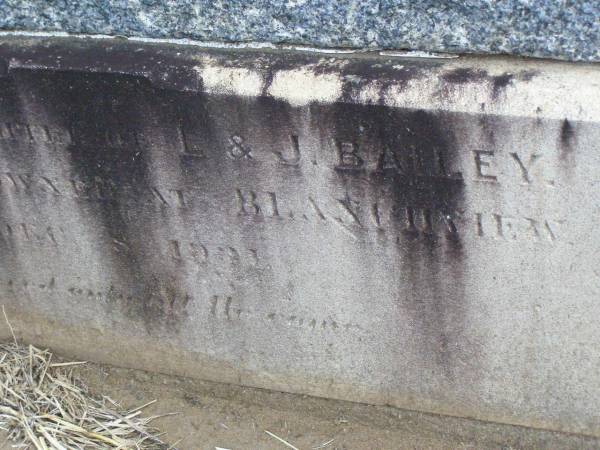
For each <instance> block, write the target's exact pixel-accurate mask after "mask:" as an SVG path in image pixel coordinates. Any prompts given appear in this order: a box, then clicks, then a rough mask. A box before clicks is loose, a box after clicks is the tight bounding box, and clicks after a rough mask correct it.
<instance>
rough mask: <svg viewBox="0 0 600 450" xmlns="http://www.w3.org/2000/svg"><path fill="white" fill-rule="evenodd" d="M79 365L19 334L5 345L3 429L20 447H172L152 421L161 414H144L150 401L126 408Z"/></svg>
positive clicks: (1, 351)
mask: <svg viewBox="0 0 600 450" xmlns="http://www.w3.org/2000/svg"><path fill="white" fill-rule="evenodd" d="M2 309H3V310H4V308H2ZM7 322H8V321H7ZM9 327H10V324H9ZM11 331H12V328H11ZM13 337H14V333H13ZM79 364H83V363H80V362H71V363H69V362H67V363H52V353H50V352H49V351H47V350H40V349H38V348H36V347H34V346H31V345H29V346H22V345H19V344H18V343H17V340H16V339H14V342H13V343H9V344H0V428H1V429H3V430H4V431H6V432H7V433H8V440H12V441H13V442H14V443H15V444H16V445H14V447H15V448H21V449H35V450H71V449H86V450H87V449H122V450H125V449H144V450H146V449H147V450H163V449H170V448H172V447H169V446H168V445H167V444H165V443H164V442H162V441H161V440H160V437H159V436H160V435H158V434H157V430H155V429H154V428H152V427H151V426H150V422H151V421H152V420H154V419H156V418H157V417H158V416H151V417H142V411H141V410H142V409H143V408H144V407H146V406H148V405H149V404H150V403H148V404H146V405H143V406H140V407H138V408H134V409H131V410H123V408H121V407H120V405H119V404H118V403H116V402H115V401H113V400H111V399H110V398H108V397H102V398H95V397H94V396H92V395H91V394H90V392H89V390H88V389H87V387H85V385H84V384H83V383H82V382H81V381H80V380H78V379H76V378H75V377H74V375H73V370H72V369H73V367H74V366H76V365H79ZM152 403H153V402H152Z"/></svg>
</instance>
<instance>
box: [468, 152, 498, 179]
mask: <svg viewBox="0 0 600 450" xmlns="http://www.w3.org/2000/svg"><path fill="white" fill-rule="evenodd" d="M473 154H474V155H475V170H476V176H477V180H478V181H488V182H492V183H495V182H496V181H497V177H496V175H492V174H491V173H489V172H488V170H489V169H490V167H491V158H492V157H493V156H494V152H491V151H489V150H475V151H473Z"/></svg>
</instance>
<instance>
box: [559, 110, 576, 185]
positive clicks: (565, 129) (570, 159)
mask: <svg viewBox="0 0 600 450" xmlns="http://www.w3.org/2000/svg"><path fill="white" fill-rule="evenodd" d="M576 141H577V134H576V128H575V127H574V125H573V124H572V123H571V122H570V121H569V120H568V119H564V120H563V121H562V122H561V123H560V131H559V134H558V143H557V144H558V145H557V147H558V149H559V155H558V158H559V161H560V162H561V166H562V167H563V168H564V169H565V170H566V173H567V174H568V175H570V174H571V172H572V170H573V168H574V167H575V153H576V152H575V151H574V150H575V148H576V146H577V142H576Z"/></svg>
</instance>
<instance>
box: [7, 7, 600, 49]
mask: <svg viewBox="0 0 600 450" xmlns="http://www.w3.org/2000/svg"><path fill="white" fill-rule="evenodd" d="M0 29H4V30H29V31H66V32H70V33H86V34H111V35H115V34H117V35H124V36H142V37H151V38H190V39H197V40H204V41H207V40H208V41H222V42H247V41H257V42H271V43H287V44H303V45H309V46H317V47H351V48H385V49H390V48H391V49H412V50H425V51H440V52H453V53H464V52H467V53H487V54H499V53H503V54H512V55H524V56H535V57H543V58H559V59H567V60H573V61H598V60H600V50H599V49H600V3H598V2H597V1H594V0H578V1H553V0H503V1H499V2H498V1H489V0H458V1H438V0H419V1H411V0H362V1H356V0H338V1H330V0H270V1H264V0H226V1H214V0H178V1H176V2H167V1H123V0H102V1H98V0H79V1H76V2H74V1H68V0H52V1H48V0H0Z"/></svg>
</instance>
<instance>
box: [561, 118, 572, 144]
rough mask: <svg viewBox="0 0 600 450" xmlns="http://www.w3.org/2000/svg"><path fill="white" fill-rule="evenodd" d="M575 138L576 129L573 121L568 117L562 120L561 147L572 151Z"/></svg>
mask: <svg viewBox="0 0 600 450" xmlns="http://www.w3.org/2000/svg"><path fill="white" fill-rule="evenodd" d="M574 139H575V130H574V128H573V125H571V122H569V120H568V119H564V120H563V121H562V125H561V127H560V143H561V148H562V149H563V150H565V151H566V152H570V151H571V150H572V145H573V140H574Z"/></svg>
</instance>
